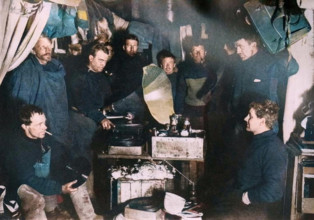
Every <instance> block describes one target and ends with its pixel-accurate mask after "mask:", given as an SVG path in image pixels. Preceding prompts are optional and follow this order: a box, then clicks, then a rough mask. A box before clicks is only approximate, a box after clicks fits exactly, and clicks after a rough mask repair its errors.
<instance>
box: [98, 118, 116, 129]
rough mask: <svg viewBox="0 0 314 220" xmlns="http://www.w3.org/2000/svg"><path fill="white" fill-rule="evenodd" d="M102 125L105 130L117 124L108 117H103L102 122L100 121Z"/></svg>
mask: <svg viewBox="0 0 314 220" xmlns="http://www.w3.org/2000/svg"><path fill="white" fill-rule="evenodd" d="M100 124H101V126H102V128H103V129H105V130H109V129H111V128H112V127H115V125H114V124H113V123H112V122H111V121H110V120H109V119H107V118H105V119H103V120H102V121H101V122H100Z"/></svg>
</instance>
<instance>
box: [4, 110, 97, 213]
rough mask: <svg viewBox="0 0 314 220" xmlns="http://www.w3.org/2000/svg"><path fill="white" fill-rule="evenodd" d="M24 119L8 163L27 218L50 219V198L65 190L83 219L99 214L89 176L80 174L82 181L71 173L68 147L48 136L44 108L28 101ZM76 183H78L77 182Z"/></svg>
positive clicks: (22, 113) (12, 184) (12, 186)
mask: <svg viewBox="0 0 314 220" xmlns="http://www.w3.org/2000/svg"><path fill="white" fill-rule="evenodd" d="M20 120H21V130H20V132H19V133H18V134H15V136H14V138H12V139H11V140H10V147H8V149H7V154H6V157H5V165H6V169H7V170H8V174H9V181H10V183H9V184H8V189H9V192H11V194H10V195H11V196H14V195H15V194H16V192H17V194H18V196H19V198H20V199H21V201H22V209H23V211H24V214H25V218H26V219H46V214H45V212H44V211H43V209H44V208H45V200H46V198H48V197H49V196H53V195H56V194H61V193H64V194H70V197H71V199H72V202H73V204H74V207H75V209H76V211H77V214H78V216H79V218H80V219H94V218H96V214H95V212H94V209H93V206H92V203H91V201H90V198H89V196H88V193H87V190H86V184H85V179H84V178H80V181H79V182H78V180H79V179H77V178H78V176H77V175H74V176H73V175H69V174H70V173H69V172H67V171H66V166H67V165H68V164H69V159H68V157H67V154H66V152H65V149H64V147H63V146H61V145H59V144H58V142H56V141H54V139H53V138H52V137H50V136H49V137H47V138H45V136H46V133H49V132H47V126H46V117H45V114H44V113H43V111H42V109H41V108H39V107H37V106H34V105H25V106H23V107H22V108H21V111H20ZM72 168H73V167H72ZM85 175H88V174H86V173H85ZM76 183H77V184H78V186H74V184H76ZM49 205H50V206H51V204H49ZM46 208H47V207H46ZM53 211H54V210H52V212H53ZM47 214H48V213H47Z"/></svg>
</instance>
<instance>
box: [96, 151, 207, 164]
mask: <svg viewBox="0 0 314 220" xmlns="http://www.w3.org/2000/svg"><path fill="white" fill-rule="evenodd" d="M97 158H98V159H143V160H179V161H198V162H204V159H193V158H175V157H152V156H151V155H149V154H148V153H147V152H144V153H143V154H142V155H122V154H120V155H117V154H107V153H106V152H98V153H97Z"/></svg>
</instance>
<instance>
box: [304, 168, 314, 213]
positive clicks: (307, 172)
mask: <svg viewBox="0 0 314 220" xmlns="http://www.w3.org/2000/svg"><path fill="white" fill-rule="evenodd" d="M305 179H314V167H303V178H302V213H309V214H314V198H305V195H304V191H305ZM312 190H313V189H312Z"/></svg>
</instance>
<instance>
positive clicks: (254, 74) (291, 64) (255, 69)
mask: <svg viewBox="0 0 314 220" xmlns="http://www.w3.org/2000/svg"><path fill="white" fill-rule="evenodd" d="M235 47H236V50H237V54H238V55H239V57H240V59H241V60H242V64H241V66H240V68H238V69H237V70H236V72H235V81H234V82H235V83H234V94H233V100H232V106H233V108H234V109H233V110H234V112H237V118H238V120H242V118H243V117H244V116H245V114H246V112H247V106H248V105H249V103H251V102H252V101H258V100H265V99H270V100H272V101H274V102H276V103H277V104H278V105H279V107H280V112H279V117H278V119H279V131H280V133H281V130H282V121H283V113H284V107H285V96H286V88H287V83H288V78H289V76H291V75H293V74H295V73H296V72H297V71H298V68H299V66H298V63H297V62H296V60H295V59H294V58H293V57H292V56H291V54H289V53H288V52H287V51H284V52H281V53H280V54H276V55H271V54H269V53H267V52H266V51H264V50H263V49H262V48H260V42H259V39H258V36H256V35H255V34H254V33H251V32H246V33H243V34H242V35H241V36H240V37H238V39H237V40H236V42H235ZM274 130H275V131H276V130H277V132H278V126H277V128H274Z"/></svg>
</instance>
